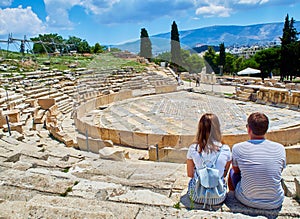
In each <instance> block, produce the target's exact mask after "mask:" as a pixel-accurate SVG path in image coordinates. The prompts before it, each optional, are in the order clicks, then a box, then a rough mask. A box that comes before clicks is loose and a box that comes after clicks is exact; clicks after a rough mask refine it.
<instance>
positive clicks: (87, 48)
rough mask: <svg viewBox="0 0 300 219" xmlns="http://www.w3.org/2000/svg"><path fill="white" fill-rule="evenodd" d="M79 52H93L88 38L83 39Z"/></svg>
mask: <svg viewBox="0 0 300 219" xmlns="http://www.w3.org/2000/svg"><path fill="white" fill-rule="evenodd" d="M78 52H79V53H90V52H91V47H90V45H89V43H88V42H87V41H86V40H82V42H81V43H80V44H79V46H78Z"/></svg>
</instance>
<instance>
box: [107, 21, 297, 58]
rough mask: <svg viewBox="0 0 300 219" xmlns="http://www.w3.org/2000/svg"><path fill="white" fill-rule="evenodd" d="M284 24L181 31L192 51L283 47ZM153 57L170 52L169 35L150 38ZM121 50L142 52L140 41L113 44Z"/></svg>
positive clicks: (183, 43)
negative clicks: (208, 47)
mask: <svg viewBox="0 0 300 219" xmlns="http://www.w3.org/2000/svg"><path fill="white" fill-rule="evenodd" d="M283 26H284V23H283V22H280V23H266V24H254V25H248V26H237V25H227V26H210V27H203V28H199V29H193V30H184V31H179V37H180V43H181V46H182V48H186V49H191V48H195V47H196V48H197V47H199V46H202V45H213V46H218V45H219V44H220V43H222V42H224V44H225V46H226V47H229V46H246V45H254V44H260V45H261V44H266V43H270V42H276V43H278V44H280V39H279V37H281V36H282V29H283ZM294 27H295V28H296V29H297V31H300V22H295V25H294ZM150 39H151V42H152V51H153V54H154V55H155V54H157V53H161V52H165V51H170V32H168V33H161V34H157V35H153V36H150ZM113 47H116V48H119V49H121V50H128V51H130V52H133V53H138V52H139V50H140V41H139V39H138V40H136V41H133V42H128V43H124V44H121V45H113Z"/></svg>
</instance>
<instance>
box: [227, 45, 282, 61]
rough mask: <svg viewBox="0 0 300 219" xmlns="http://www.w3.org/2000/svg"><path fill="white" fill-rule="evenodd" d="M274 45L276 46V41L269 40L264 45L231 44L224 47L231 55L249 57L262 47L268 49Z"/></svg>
mask: <svg viewBox="0 0 300 219" xmlns="http://www.w3.org/2000/svg"><path fill="white" fill-rule="evenodd" d="M276 46H277V43H276V42H270V43H266V44H264V45H251V46H241V47H238V46H232V47H228V48H226V51H225V52H227V53H231V54H233V55H237V56H241V57H245V58H250V57H252V56H254V55H255V54H256V53H257V52H259V51H261V50H263V49H268V48H272V47H276Z"/></svg>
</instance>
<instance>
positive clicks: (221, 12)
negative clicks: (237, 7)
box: [196, 5, 232, 17]
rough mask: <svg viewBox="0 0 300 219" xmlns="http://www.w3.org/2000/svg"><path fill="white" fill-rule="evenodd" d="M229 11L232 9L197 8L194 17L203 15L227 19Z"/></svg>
mask: <svg viewBox="0 0 300 219" xmlns="http://www.w3.org/2000/svg"><path fill="white" fill-rule="evenodd" d="M231 11H232V9H230V8H226V7H225V6H222V5H209V6H203V7H199V8H198V9H197V10H196V15H203V16H204V17H229V16H230V13H231Z"/></svg>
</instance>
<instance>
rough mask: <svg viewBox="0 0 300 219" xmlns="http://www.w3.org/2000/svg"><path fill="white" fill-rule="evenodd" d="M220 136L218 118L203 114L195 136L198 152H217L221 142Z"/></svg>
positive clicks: (210, 114) (213, 115)
mask: <svg viewBox="0 0 300 219" xmlns="http://www.w3.org/2000/svg"><path fill="white" fill-rule="evenodd" d="M221 140H222V134H221V128H220V122H219V119H218V117H217V116H216V115H215V114H212V113H206V114H204V115H203V116H202V117H201V118H200V120H199V124H198V131H197V135H196V144H198V146H199V147H198V151H199V153H201V152H202V151H205V152H212V151H217V150H218V149H219V145H216V144H217V143H219V142H221Z"/></svg>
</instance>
